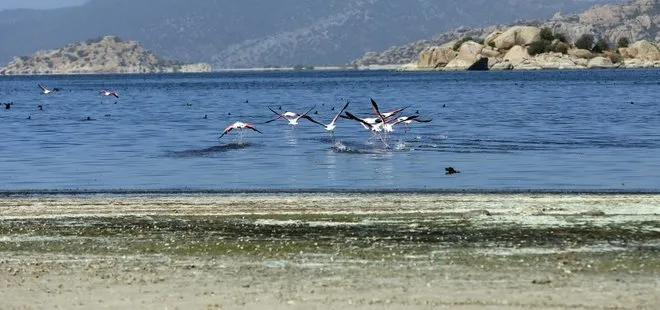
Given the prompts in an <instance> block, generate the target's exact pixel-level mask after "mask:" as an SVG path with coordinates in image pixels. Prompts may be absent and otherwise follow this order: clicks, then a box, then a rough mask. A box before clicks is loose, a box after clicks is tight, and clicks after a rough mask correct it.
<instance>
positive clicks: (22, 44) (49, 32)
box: [0, 0, 617, 68]
mask: <svg viewBox="0 0 660 310" xmlns="http://www.w3.org/2000/svg"><path fill="white" fill-rule="evenodd" d="M594 2H598V3H613V2H617V0H554V1H547V0H501V1H497V2H496V4H491V1H485V0H463V1H454V0H406V1H402V0H277V1H263V0H242V1H228V0H188V1H181V0H161V1H154V0H90V1H89V2H87V3H86V4H84V5H82V6H78V7H72V8H64V9H57V10H8V11H3V12H0V63H4V62H7V61H9V60H10V59H11V57H13V56H16V55H26V54H30V53H33V52H35V51H37V50H44V49H51V48H55V47H57V46H62V45H64V44H67V43H69V42H76V41H81V40H85V39H87V38H93V37H98V36H101V35H104V34H107V33H113V34H117V35H119V36H121V37H123V38H130V39H133V40H138V41H140V42H141V43H142V44H144V46H145V47H147V48H149V49H150V50H152V51H154V52H156V53H158V54H159V55H161V56H163V57H165V58H168V59H179V60H184V61H205V62H213V65H214V67H216V68H227V67H232V68H236V67H258V66H266V65H282V66H287V65H294V64H312V65H326V64H334V65H337V64H346V63H348V62H350V61H351V60H353V59H355V58H356V57H359V55H362V54H364V53H365V52H367V51H374V50H380V49H384V48H386V47H388V46H392V45H396V44H404V43H406V42H409V41H410V40H414V39H416V38H428V37H430V36H432V35H434V34H436V33H438V32H440V31H446V30H449V29H452V28H454V27H456V26H457V25H465V26H467V27H481V26H484V25H488V24H496V23H504V22H509V21H512V20H516V19H520V18H540V17H543V16H549V15H551V14H552V13H554V12H556V11H558V10H561V11H565V12H578V11H581V10H584V9H586V8H588V7H589V6H591V5H593V3H594Z"/></svg>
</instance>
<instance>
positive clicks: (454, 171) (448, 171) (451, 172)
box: [445, 167, 461, 174]
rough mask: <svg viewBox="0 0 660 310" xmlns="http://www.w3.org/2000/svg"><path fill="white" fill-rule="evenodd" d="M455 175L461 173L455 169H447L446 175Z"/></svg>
mask: <svg viewBox="0 0 660 310" xmlns="http://www.w3.org/2000/svg"><path fill="white" fill-rule="evenodd" d="M454 173H461V172H460V171H458V170H456V169H454V167H447V168H445V174H454Z"/></svg>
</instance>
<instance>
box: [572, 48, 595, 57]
mask: <svg viewBox="0 0 660 310" xmlns="http://www.w3.org/2000/svg"><path fill="white" fill-rule="evenodd" d="M568 54H569V55H571V56H574V57H577V58H584V59H589V58H592V57H594V55H593V54H592V53H591V52H590V51H588V50H585V49H580V48H573V49H569V50H568Z"/></svg>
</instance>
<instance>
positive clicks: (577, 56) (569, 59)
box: [406, 27, 660, 71]
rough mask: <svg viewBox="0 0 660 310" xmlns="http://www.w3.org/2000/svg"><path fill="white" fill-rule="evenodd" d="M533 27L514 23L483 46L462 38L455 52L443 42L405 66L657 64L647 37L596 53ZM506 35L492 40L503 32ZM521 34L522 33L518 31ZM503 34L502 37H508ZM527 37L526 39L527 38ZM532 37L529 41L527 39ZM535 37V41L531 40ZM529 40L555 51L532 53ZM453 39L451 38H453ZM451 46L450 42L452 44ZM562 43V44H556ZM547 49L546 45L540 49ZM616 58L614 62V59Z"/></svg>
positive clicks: (658, 49) (657, 53)
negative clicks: (616, 49) (543, 34)
mask: <svg viewBox="0 0 660 310" xmlns="http://www.w3.org/2000/svg"><path fill="white" fill-rule="evenodd" d="M533 28H534V27H524V28H521V27H516V30H515V31H508V30H505V31H503V32H501V33H500V34H497V32H493V33H491V35H489V38H490V39H492V41H491V42H492V43H491V46H484V45H482V44H479V43H476V42H474V41H466V42H464V43H463V44H462V45H461V46H460V48H459V52H458V55H456V52H454V50H453V49H452V48H451V47H449V45H447V44H445V45H444V46H437V47H430V48H428V49H426V50H424V51H422V52H421V53H420V57H419V59H418V61H417V62H416V63H412V64H411V65H408V66H406V70H428V69H434V70H438V69H443V70H450V71H454V70H487V69H490V70H511V69H515V70H540V69H587V68H591V69H595V68H618V67H623V68H640V67H643V68H649V67H656V66H660V46H658V45H657V44H656V43H653V42H649V41H638V42H634V43H632V44H631V45H630V46H629V47H628V48H622V49H619V53H620V54H616V53H614V52H612V51H606V52H604V53H595V52H592V51H588V50H585V49H579V48H575V47H573V48H570V45H569V44H568V43H564V42H561V41H559V40H556V39H555V40H553V41H549V40H547V41H545V43H543V42H540V40H541V39H538V40H537V39H536V38H535V35H531V34H534V33H538V32H540V29H536V30H534V29H533ZM505 34H506V36H507V37H508V39H506V40H501V41H500V43H495V41H497V40H498V39H499V38H502V36H504V35H505ZM520 34H524V35H520ZM507 37H504V38H507ZM528 39H529V40H528ZM530 40H531V41H530ZM534 40H537V41H534ZM513 41H516V42H519V43H520V44H516V45H513V46H511V47H510V48H508V49H504V48H502V49H498V48H496V47H492V45H495V46H497V44H500V46H508V43H507V42H513ZM529 42H532V43H530V44H534V43H542V44H548V45H546V47H547V46H550V48H551V50H557V52H545V53H539V54H536V55H532V52H530V51H536V52H538V51H539V48H538V45H537V46H536V47H535V46H528V47H526V46H525V44H527V43H529ZM452 43H453V42H452ZM451 45H452V46H453V44H451ZM558 47H563V48H558ZM543 50H544V51H545V50H546V49H545V48H544V49H543ZM615 62H616V63H615Z"/></svg>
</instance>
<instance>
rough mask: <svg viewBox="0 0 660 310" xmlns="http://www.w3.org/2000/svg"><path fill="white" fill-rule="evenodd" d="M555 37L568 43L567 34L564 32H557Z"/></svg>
mask: <svg viewBox="0 0 660 310" xmlns="http://www.w3.org/2000/svg"><path fill="white" fill-rule="evenodd" d="M554 36H555V39H557V40H559V41H560V42H564V43H568V40H567V39H566V35H565V34H563V33H555V35H554Z"/></svg>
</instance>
